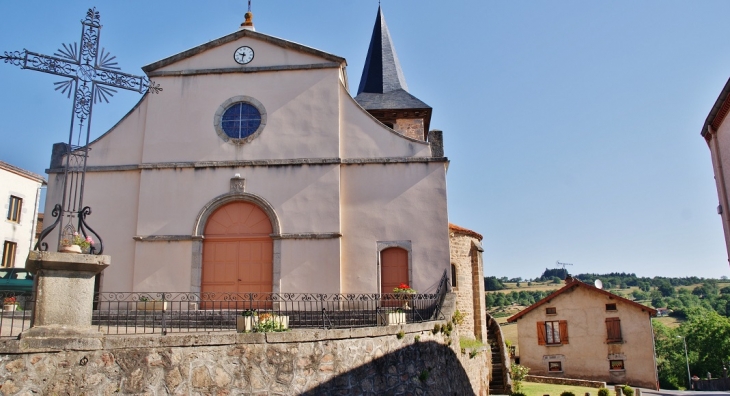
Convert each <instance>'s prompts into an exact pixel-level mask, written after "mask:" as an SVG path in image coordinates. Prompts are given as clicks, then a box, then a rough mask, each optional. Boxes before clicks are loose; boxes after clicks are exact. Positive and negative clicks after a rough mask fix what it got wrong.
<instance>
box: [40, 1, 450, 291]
mask: <svg viewBox="0 0 730 396" xmlns="http://www.w3.org/2000/svg"><path fill="white" fill-rule="evenodd" d="M247 18H249V19H250V15H247ZM244 25H245V24H244ZM249 25H250V24H249ZM363 50H365V49H363ZM143 70H144V71H145V73H146V74H147V75H148V76H149V78H150V79H151V80H154V81H155V82H156V83H158V84H160V85H161V86H162V88H163V89H164V90H163V91H162V92H161V93H160V94H157V95H145V96H144V97H143V98H142V99H141V100H140V102H139V103H138V104H137V105H136V106H135V107H134V108H133V109H132V110H131V111H130V112H129V113H128V114H127V115H126V116H125V117H124V118H123V119H122V120H120V121H119V123H118V124H117V125H116V126H114V127H113V128H112V129H111V130H109V131H108V132H106V133H105V134H104V135H103V136H101V137H100V138H98V139H96V140H95V141H94V142H93V143H91V153H90V157H89V163H88V164H89V168H88V174H87V179H86V190H85V195H84V204H85V205H89V206H91V207H92V208H93V213H92V214H91V215H90V216H89V217H88V218H87V222H88V224H89V225H90V226H91V227H93V228H94V230H96V231H97V232H98V233H99V234H100V235H101V237H102V238H103V241H104V254H109V255H111V256H112V265H111V266H110V267H109V268H108V269H106V270H105V272H104V274H103V278H102V290H105V291H234V292H235V291H241V292H244V291H261V292H323V293H340V292H343V293H376V292H380V291H385V292H392V288H393V287H394V285H398V284H399V282H404V283H408V284H409V285H411V287H413V288H415V289H416V290H418V291H419V292H428V291H435V289H436V287H437V285H438V282H439V280H440V279H441V277H442V275H443V274H444V272H445V271H446V270H447V269H449V268H450V262H449V228H448V215H447V207H446V168H447V164H448V160H447V158H446V157H444V153H443V146H442V143H441V133H440V131H429V129H428V128H429V124H430V118H431V108H430V107H429V106H427V105H426V104H425V103H423V102H421V101H420V100H419V99H417V98H415V97H414V96H413V95H411V94H410V93H409V92H408V90H407V86H406V84H405V79H404V74H403V72H402V70H401V68H400V65H399V63H398V59H397V55H396V53H395V50H394V48H393V46H392V41H391V39H390V36H389V33H388V30H387V27H386V26H385V21H384V19H383V18H382V13H381V12H380V10H378V15H377V20H376V24H375V28H374V31H373V38H372V42H371V45H370V49H369V51H368V57H367V61H366V65H365V68H364V71H363V77H362V82H361V84H360V89H359V90H358V96H357V98H356V99H353V97H352V96H351V94H350V91H349V83H348V79H347V74H346V61H345V59H343V58H340V57H338V56H335V55H332V54H329V53H325V52H322V51H319V50H316V49H313V48H310V47H306V46H303V45H300V44H296V43H294V42H291V41H287V40H283V39H279V38H276V37H272V36H269V35H266V34H263V33H259V32H256V31H254V30H253V29H252V26H243V25H242V28H241V29H240V30H238V31H235V32H233V33H231V34H229V35H227V36H224V37H221V38H219V39H217V40H213V41H210V42H207V43H205V44H203V45H200V46H198V47H195V48H192V49H190V50H187V51H185V52H182V53H179V54H175V55H172V56H170V57H167V58H165V59H162V60H160V61H158V62H155V63H153V64H150V65H147V66H145V67H144V68H143ZM60 164H62V162H61V161H60V159H56V160H55V161H54V163H53V164H52V167H51V169H50V173H49V175H50V176H49V188H48V197H47V200H46V212H47V213H50V208H53V205H54V204H55V203H57V202H60V200H61V194H62V191H61V182H62V178H63V173H62V169H61V165H60ZM47 217H48V218H47V219H46V222H48V223H50V222H51V221H52V220H53V219H51V218H50V215H48V216H47ZM54 235H55V233H51V235H50V237H49V241H48V242H49V245H50V246H53V245H54V243H55V241H53V240H52V239H53V238H54V237H55V236H54Z"/></svg>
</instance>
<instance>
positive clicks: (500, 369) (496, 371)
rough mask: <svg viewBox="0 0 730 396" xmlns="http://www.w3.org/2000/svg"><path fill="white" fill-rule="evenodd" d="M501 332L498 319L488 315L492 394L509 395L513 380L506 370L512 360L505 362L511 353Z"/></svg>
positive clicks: (490, 391)
mask: <svg viewBox="0 0 730 396" xmlns="http://www.w3.org/2000/svg"><path fill="white" fill-rule="evenodd" d="M501 334H502V333H501V329H500V327H499V324H498V323H497V321H496V320H494V319H493V318H491V317H488V318H487V342H488V343H489V347H490V349H491V352H492V367H491V376H490V379H489V394H490V395H509V394H510V393H511V389H512V381H510V379H509V372H507V370H506V368H507V367H508V366H509V365H510V363H511V362H510V361H506V362H505V359H506V357H507V356H509V354H508V353H507V351H506V346H505V345H504V342H503V340H502V336H501ZM507 359H508V358H507Z"/></svg>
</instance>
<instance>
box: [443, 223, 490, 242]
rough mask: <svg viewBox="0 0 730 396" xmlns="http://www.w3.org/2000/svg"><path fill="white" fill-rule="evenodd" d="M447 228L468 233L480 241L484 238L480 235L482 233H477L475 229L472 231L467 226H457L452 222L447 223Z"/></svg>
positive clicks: (460, 232)
mask: <svg viewBox="0 0 730 396" xmlns="http://www.w3.org/2000/svg"><path fill="white" fill-rule="evenodd" d="M449 230H451V231H453V232H458V233H459V234H465V235H469V236H471V237H474V238H476V239H478V240H480V241H481V240H482V239H484V237H483V236H482V234H480V233H478V232H476V231H472V230H470V229H468V228H464V227H459V226H458V225H456V224H453V223H449Z"/></svg>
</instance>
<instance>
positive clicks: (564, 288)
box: [507, 277, 656, 322]
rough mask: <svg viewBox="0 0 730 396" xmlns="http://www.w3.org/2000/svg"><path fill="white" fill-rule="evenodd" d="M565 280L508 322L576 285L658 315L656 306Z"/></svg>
mask: <svg viewBox="0 0 730 396" xmlns="http://www.w3.org/2000/svg"><path fill="white" fill-rule="evenodd" d="M565 282H566V283H565V286H563V287H562V288H560V289H558V290H556V291H555V292H553V293H551V294H550V295H548V296H547V297H545V298H543V299H542V300H540V301H538V302H536V303H534V304H532V305H530V306H529V307H527V308H525V309H524V310H522V311H520V312H518V313H516V314H515V315H513V316H511V317H510V318H509V319H507V321H508V322H516V321H517V319H520V318H521V317H523V316H525V315H526V314H528V313H530V312H532V311H533V310H535V309H536V308H538V307H539V306H541V305H543V304H546V303H548V302H550V301H551V300H552V299H554V298H555V297H557V296H559V295H561V294H563V293H565V292H567V291H569V290H572V289H573V288H575V287H582V288H585V289H586V290H589V291H592V292H595V293H599V294H603V295H605V296H608V297H611V298H613V299H616V300H618V301H621V302H624V303H626V304H629V305H631V306H634V307H636V308H639V309H641V310H644V311H648V312H649V314H650V315H651V316H656V309H654V308H649V307H647V306H645V305H641V304H639V303H637V302H634V301H631V300H629V299H626V298H623V297H621V296H617V295H615V294H613V293H611V292H608V291H606V290H603V289H599V288H597V287H595V286H593V285H589V284H588V283H584V282H581V281H579V280H577V279H574V278H570V277H568V278H567V279H566V280H565Z"/></svg>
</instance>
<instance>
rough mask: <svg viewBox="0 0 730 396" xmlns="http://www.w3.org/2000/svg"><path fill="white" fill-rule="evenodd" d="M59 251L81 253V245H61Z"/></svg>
mask: <svg viewBox="0 0 730 396" xmlns="http://www.w3.org/2000/svg"><path fill="white" fill-rule="evenodd" d="M58 251H59V252H61V253H81V246H79V245H69V246H61V249H59V250H58Z"/></svg>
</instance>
